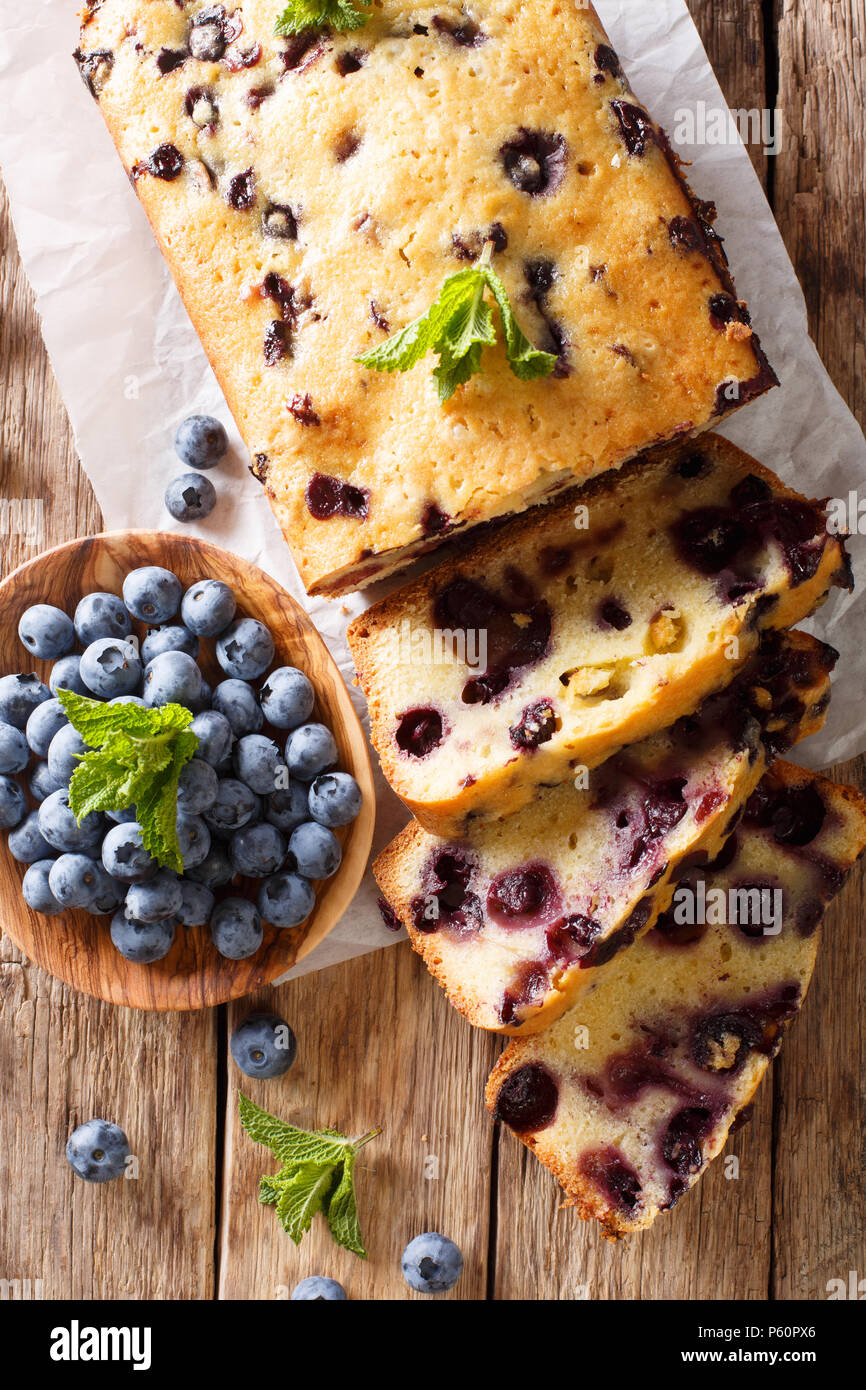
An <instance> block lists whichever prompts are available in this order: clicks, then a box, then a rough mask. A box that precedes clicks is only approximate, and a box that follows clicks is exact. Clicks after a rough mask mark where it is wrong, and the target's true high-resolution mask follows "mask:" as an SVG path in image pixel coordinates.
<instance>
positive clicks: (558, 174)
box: [499, 126, 568, 198]
mask: <svg viewBox="0 0 866 1390" xmlns="http://www.w3.org/2000/svg"><path fill="white" fill-rule="evenodd" d="M499 154H500V158H501V160H502V167H503V169H504V170H505V173H506V175H507V176H508V178H509V179H510V180H511V182H512V183H513V184H514V187H515V188H516V189H518V190H519V192H521V193H528V194H529V195H530V196H531V197H534V198H538V197H544V196H546V195H547V194H549V193H555V192H556V190H557V188H559V186H560V184H561V183H562V181H563V179H564V178H565V168H566V164H567V162H568V147H567V145H566V143H565V137H564V136H562V135H559V134H557V133H556V132H554V131H548V130H527V128H526V126H521V127H520V130H519V132H518V134H517V135H515V136H514V138H513V139H512V140H507V141H506V142H505V144H504V145H502V146H501V148H500V151H499Z"/></svg>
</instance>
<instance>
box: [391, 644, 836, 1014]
mask: <svg viewBox="0 0 866 1390" xmlns="http://www.w3.org/2000/svg"><path fill="white" fill-rule="evenodd" d="M835 658H836V653H835V652H834V651H833V650H832V648H829V647H826V646H825V645H824V644H823V643H820V642H818V641H816V639H815V638H812V637H808V636H806V634H804V633H785V634H779V633H770V634H767V636H766V637H765V639H764V642H763V643H762V645H761V649H760V650H759V651H758V653H757V654H756V655H755V656H754V657H753V658H752V660H751V662H749V664H748V665H747V666H746V667H745V668H744V669H743V670H742V671H741V672H740V674H739V675H738V676H737V678H736V679H735V680H734V681H733V682H732V683H731V684H730V685H729V686H728V687H727V688H726V689H725V690H724V691H722V692H720V693H719V694H716V695H713V696H711V697H710V698H709V699H708V700H707V701H705V702H704V704H703V705H702V706H701V709H700V710H699V711H698V713H697V714H695V715H691V716H687V717H684V718H683V719H681V720H678V721H677V723H676V724H674V725H673V726H672V727H671V728H670V729H669V730H665V731H664V732H662V733H658V734H654V735H653V736H652V737H651V738H649V739H644V740H643V742H642V743H639V744H635V745H632V746H631V747H629V748H627V749H625V750H624V751H622V752H621V753H618V754H617V755H616V756H615V757H613V758H611V759H609V760H608V761H607V762H606V763H604V764H603V765H602V766H601V767H599V768H596V769H595V770H594V771H592V772H590V773H589V774H588V775H587V776H586V778H585V779H584V778H580V779H579V781H580V785H579V786H576V785H571V784H561V785H560V786H558V787H554V788H552V789H550V790H548V791H545V792H544V793H543V794H542V795H541V796H540V797H539V798H538V799H537V800H536V801H535V802H533V803H531V804H530V805H528V806H525V807H524V808H523V809H522V810H520V811H518V812H516V813H515V814H514V815H513V816H509V817H508V818H507V819H505V820H502V821H496V822H487V823H478V824H476V825H474V826H473V827H472V828H471V829H470V831H469V833H468V834H467V835H466V836H465V837H464V838H463V839H462V840H449V839H443V838H441V837H437V836H433V835H430V834H429V833H428V832H427V831H425V830H423V829H422V828H421V827H420V826H419V825H418V823H417V822H412V823H411V824H410V825H409V826H408V827H407V828H406V829H405V830H404V831H402V832H401V834H400V835H398V836H397V838H396V840H394V841H392V843H391V844H390V845H389V846H388V848H387V849H386V850H385V851H384V852H383V853H382V854H381V855H380V856H379V858H378V859H377V860H376V862H375V864H374V866H373V867H374V872H375V875H376V878H377V880H378V883H379V887H380V888H381V890H382V893H383V895H384V897H385V899H386V901H387V902H388V903H389V904H390V907H391V909H392V910H393V911H394V912H395V913H396V915H397V917H398V918H399V919H400V921H401V922H402V924H403V926H405V927H406V929H407V931H408V933H409V937H410V939H411V941H412V945H413V946H414V948H415V950H416V951H418V953H419V954H420V955H421V956H422V957H423V959H424V962H425V964H426V965H427V967H428V968H429V970H430V971H431V972H432V974H433V975H434V976H435V978H436V979H437V980H438V981H439V983H440V984H441V985H442V986H443V987H444V989H445V991H446V993H447V995H448V997H449V999H450V1000H451V1002H452V1004H454V1005H455V1006H456V1007H457V1008H458V1009H459V1010H460V1012H461V1013H463V1014H464V1015H465V1017H466V1018H468V1019H469V1021H470V1023H473V1024H475V1025H476V1026H478V1027H481V1028H487V1029H491V1030H493V1031H496V1032H501V1033H512V1034H517V1033H519V1034H524V1033H530V1032H536V1031H538V1030H539V1029H542V1028H544V1027H546V1026H547V1025H548V1024H549V1023H551V1022H552V1021H553V1020H554V1019H555V1018H556V1017H558V1015H559V1014H561V1013H563V1012H564V1011H565V1009H567V1008H568V1007H569V1005H570V1004H571V1003H573V1002H574V1000H575V998H576V997H577V995H579V994H580V993H582V992H583V991H584V990H586V989H587V988H589V987H590V986H591V985H592V984H593V982H594V980H595V977H596V974H597V972H598V970H599V967H601V966H603V965H605V964H606V963H607V962H608V961H610V960H612V959H613V958H614V957H615V956H619V954H620V953H622V954H626V955H627V954H628V949H627V948H629V947H630V946H631V944H632V942H633V941H635V939H636V938H637V937H639V936H640V934H641V933H642V932H643V931H645V930H647V929H648V928H649V927H651V926H652V924H653V921H654V920H655V917H656V916H657V914H658V913H659V912H662V911H664V909H665V908H666V907H667V906H668V904H669V903H670V900H671V896H672V894H673V892H674V889H675V887H676V885H677V882H678V880H679V878H680V877H681V876H682V874H684V873H685V872H687V871H689V870H690V869H691V868H692V867H693V866H694V865H695V864H698V865H700V864H703V863H706V862H707V861H708V860H710V859H713V858H714V857H715V856H716V855H718V854H719V853H720V852H721V850H722V847H723V845H724V843H725V840H726V839H727V837H728V836H729V835H730V833H731V831H732V829H733V828H734V825H735V824H736V820H737V818H738V816H739V815H740V814H741V812H742V809H743V807H744V805H745V803H746V801H747V800H748V798H749V796H750V795H751V794H752V792H753V791H754V789H755V787H756V785H757V783H758V781H759V779H760V777H761V776H762V774H763V772H764V771H765V770H766V767H767V765H768V763H769V762H770V761H771V760H772V758H773V757H774V756H775V755H776V754H777V753H779V752H783V751H784V750H785V749H786V748H788V747H790V746H791V744H792V743H793V742H795V741H796V740H797V739H800V738H804V737H806V736H807V735H808V734H810V733H812V732H814V731H815V730H816V729H817V728H820V726H821V724H822V723H823V720H824V716H825V713H826V709H827V705H828V702H829V679H830V670H831V668H832V666H833V664H834V661H835Z"/></svg>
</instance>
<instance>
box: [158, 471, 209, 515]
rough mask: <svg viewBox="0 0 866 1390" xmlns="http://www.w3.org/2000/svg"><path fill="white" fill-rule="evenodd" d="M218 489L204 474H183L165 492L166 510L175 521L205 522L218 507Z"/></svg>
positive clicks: (173, 480)
mask: <svg viewBox="0 0 866 1390" xmlns="http://www.w3.org/2000/svg"><path fill="white" fill-rule="evenodd" d="M216 500H217V495H216V488H215V487H214V485H213V483H212V482H211V480H210V478H206V477H205V476H204V474H203V473H183V474H181V476H180V477H179V478H172V480H171V482H170V483H169V485H168V487H167V488H166V490H165V509H166V511H167V512H168V514H169V516H173V517H174V519H175V521H203V520H204V518H205V517H206V516H210V514H211V512H212V511H213V509H214V507H215V506H216Z"/></svg>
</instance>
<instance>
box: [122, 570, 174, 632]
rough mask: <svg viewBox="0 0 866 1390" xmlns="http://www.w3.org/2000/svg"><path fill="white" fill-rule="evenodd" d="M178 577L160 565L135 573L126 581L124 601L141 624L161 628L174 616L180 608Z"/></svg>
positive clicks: (124, 582)
mask: <svg viewBox="0 0 866 1390" xmlns="http://www.w3.org/2000/svg"><path fill="white" fill-rule="evenodd" d="M180 595H181V586H180V580H179V579H178V577H177V575H175V574H172V572H171V570H164V569H160V567H159V565H144V566H142V568H141V569H137V570H132V571H131V572H130V573H129V574H128V575H127V576H126V578H125V579H124V581H123V601H124V603H125V604H126V606H127V608H128V609H129V611H130V613H131V614H132V616H133V617H134V618H138V620H139V622H142V623H148V624H149V625H150V626H151V627H158V626H160V625H161V624H162V623H167V622H168V621H169V620H170V619H171V618H173V617H174V615H175V613H176V612H177V610H178V608H179V606H180Z"/></svg>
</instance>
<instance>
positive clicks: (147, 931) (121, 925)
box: [111, 907, 175, 965]
mask: <svg viewBox="0 0 866 1390" xmlns="http://www.w3.org/2000/svg"><path fill="white" fill-rule="evenodd" d="M174 930H175V926H174V919H173V918H171V917H169V918H167V920H166V921H164V922H131V921H130V919H129V918H128V917H127V915H126V913H125V911H124V909H123V908H122V907H121V908H120V909H119V910H118V911H117V912H115V914H114V916H113V917H112V919H111V939H112V941H113V942H114V944H115V946H116V947H117V949H118V951H119V952H120V954H121V955H122V956H123V957H124V959H125V960H131V961H133V962H134V963H135V964H136V965H151V964H152V963H153V961H155V960H162V958H163V956H167V955H168V953H169V951H170V950H171V946H172V942H173V941H174Z"/></svg>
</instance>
